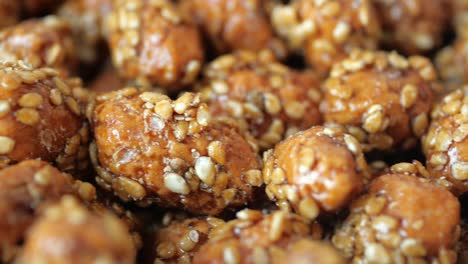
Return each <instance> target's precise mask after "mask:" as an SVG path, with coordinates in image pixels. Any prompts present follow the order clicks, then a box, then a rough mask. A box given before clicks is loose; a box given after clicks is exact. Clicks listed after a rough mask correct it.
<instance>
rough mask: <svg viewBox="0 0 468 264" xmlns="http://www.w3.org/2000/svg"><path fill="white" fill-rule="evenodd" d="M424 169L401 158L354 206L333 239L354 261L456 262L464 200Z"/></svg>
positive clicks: (376, 180)
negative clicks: (428, 176)
mask: <svg viewBox="0 0 468 264" xmlns="http://www.w3.org/2000/svg"><path fill="white" fill-rule="evenodd" d="M419 165H420V164H419ZM423 171H424V168H423ZM418 174H419V171H418V168H417V166H415V165H414V164H411V163H400V164H396V165H394V166H392V171H391V173H389V174H386V175H383V176H381V177H378V178H376V179H375V180H374V181H373V182H372V183H371V184H370V187H369V193H368V194H366V195H364V196H362V197H361V198H360V199H358V200H357V201H356V202H354V204H353V205H352V206H351V214H350V215H349V216H348V218H347V219H346V220H345V221H344V223H343V224H342V225H341V226H339V227H338V228H337V230H336V231H335V234H334V236H333V238H332V241H333V244H334V245H335V246H336V247H337V248H338V249H340V250H341V251H342V252H343V253H344V254H345V255H346V256H347V257H349V258H351V259H352V263H414V262H416V263H455V259H456V254H455V251H454V250H453V249H454V246H455V243H456V241H457V240H458V236H459V233H460V227H459V221H460V204H459V202H458V200H457V199H456V198H455V197H454V196H453V195H452V194H451V193H450V192H449V191H447V190H446V189H445V188H443V187H441V186H438V185H435V184H433V183H431V182H429V181H428V180H427V179H424V178H420V177H418ZM408 261H409V262H408ZM418 261H419V262H418ZM431 261H436V262H431Z"/></svg>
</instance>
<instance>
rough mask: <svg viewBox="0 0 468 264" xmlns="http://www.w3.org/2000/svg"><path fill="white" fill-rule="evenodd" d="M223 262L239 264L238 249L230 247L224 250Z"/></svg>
mask: <svg viewBox="0 0 468 264" xmlns="http://www.w3.org/2000/svg"><path fill="white" fill-rule="evenodd" d="M223 260H224V263H225V264H239V263H240V254H239V251H238V250H237V248H235V247H232V246H228V247H225V248H224V250H223Z"/></svg>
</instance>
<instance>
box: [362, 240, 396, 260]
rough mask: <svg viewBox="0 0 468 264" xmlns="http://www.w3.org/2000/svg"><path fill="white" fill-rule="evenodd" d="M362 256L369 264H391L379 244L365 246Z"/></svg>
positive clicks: (386, 253)
mask: <svg viewBox="0 0 468 264" xmlns="http://www.w3.org/2000/svg"><path fill="white" fill-rule="evenodd" d="M364 255H365V257H366V259H367V260H368V261H369V262H370V263H382V264H389V263H391V259H390V256H389V255H388V252H387V251H386V250H385V247H384V246H382V245H381V244H376V243H370V244H368V245H367V246H366V248H365V252H364Z"/></svg>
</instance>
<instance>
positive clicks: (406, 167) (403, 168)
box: [390, 162, 418, 173]
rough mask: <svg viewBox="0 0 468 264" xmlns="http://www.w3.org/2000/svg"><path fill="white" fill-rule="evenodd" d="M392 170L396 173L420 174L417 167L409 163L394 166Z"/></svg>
mask: <svg viewBox="0 0 468 264" xmlns="http://www.w3.org/2000/svg"><path fill="white" fill-rule="evenodd" d="M390 169H391V170H392V171H393V172H396V173H418V170H417V168H416V166H414V165H413V164H411V163H408V162H400V163H397V164H394V165H393V166H392V167H391V168H390Z"/></svg>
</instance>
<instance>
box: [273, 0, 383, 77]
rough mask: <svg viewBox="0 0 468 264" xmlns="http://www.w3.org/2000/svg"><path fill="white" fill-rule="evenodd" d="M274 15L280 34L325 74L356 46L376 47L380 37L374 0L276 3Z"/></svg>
mask: <svg viewBox="0 0 468 264" xmlns="http://www.w3.org/2000/svg"><path fill="white" fill-rule="evenodd" d="M271 16H272V24H273V26H274V28H275V30H276V31H277V32H278V34H279V35H280V36H282V37H284V38H285V39H286V40H287V42H288V44H289V46H290V47H291V48H292V49H293V50H300V51H302V52H303V53H304V56H305V59H306V61H307V62H308V63H309V64H310V65H311V66H313V67H314V70H316V71H319V72H321V73H322V74H326V73H327V72H328V71H329V70H330V68H331V66H332V65H333V64H334V63H335V62H337V61H339V60H341V59H343V58H344V57H346V56H347V54H348V53H349V52H351V51H352V49H354V48H365V49H376V48H377V45H378V42H379V38H380V24H379V21H378V19H377V13H376V11H375V10H374V8H373V5H372V1H371V0H359V1H349V0H326V1H311V0H297V1H291V4H289V5H285V6H281V5H279V6H276V7H274V8H273V10H272V15H271Z"/></svg>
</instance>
